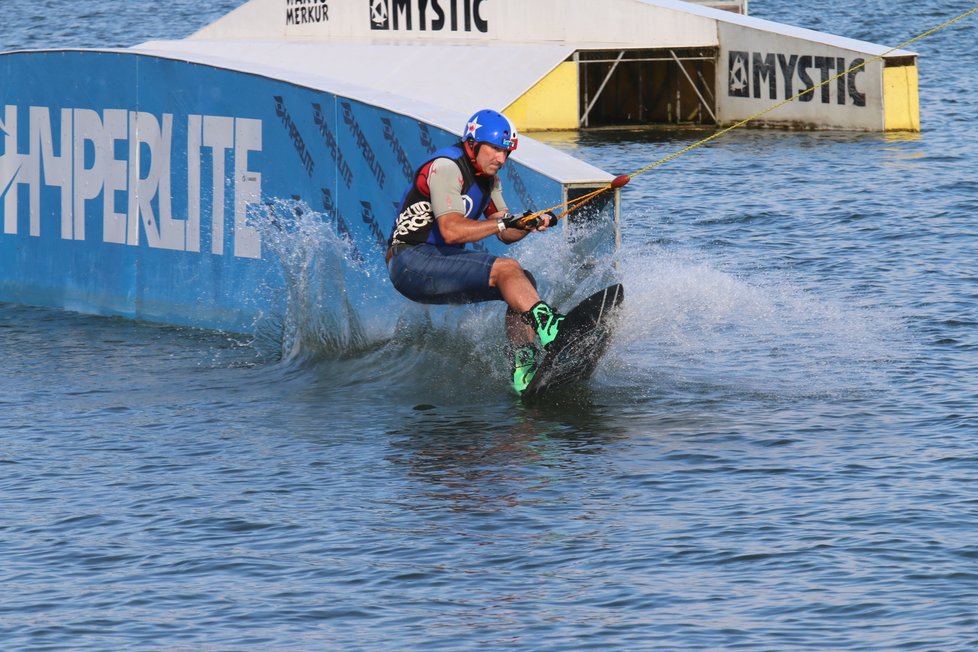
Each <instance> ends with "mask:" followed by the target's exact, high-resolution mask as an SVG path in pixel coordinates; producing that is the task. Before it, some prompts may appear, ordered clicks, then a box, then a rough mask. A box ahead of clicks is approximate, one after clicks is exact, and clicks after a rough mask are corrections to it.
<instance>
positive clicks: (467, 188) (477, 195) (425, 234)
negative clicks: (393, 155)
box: [387, 143, 496, 248]
mask: <svg viewBox="0 0 978 652" xmlns="http://www.w3.org/2000/svg"><path fill="white" fill-rule="evenodd" d="M440 158H447V159H451V160H453V161H455V163H456V164H457V165H458V168H459V170H461V171H462V202H463V203H464V205H465V212H464V213H463V215H464V216H465V217H467V218H468V219H470V220H478V219H479V217H480V216H481V215H483V214H485V215H491V214H492V213H495V212H496V210H495V209H494V208H493V207H492V206H490V204H491V202H492V188H493V185H494V183H495V177H493V176H489V175H485V174H477V173H476V170H475V166H474V165H473V164H472V161H471V160H470V159H469V155H468V154H467V153H466V152H465V149H464V144H463V143H458V144H456V145H452V146H451V147H445V148H443V149H440V150H438V151H437V152H435V153H434V154H432V155H431V158H429V159H428V160H427V161H425V163H424V164H423V165H422V166H421V167H420V168H418V170H417V171H416V172H415V173H414V183H412V184H411V185H410V186H409V187H408V189H407V190H406V191H405V193H404V197H403V198H402V199H401V203H400V206H399V207H398V210H397V213H398V214H397V217H396V218H395V219H394V229H393V231H392V232H391V237H390V238H389V239H388V241H387V244H388V245H395V244H422V243H428V244H433V245H437V246H439V247H459V248H462V247H464V246H465V245H449V244H447V243H446V242H445V239H444V238H443V237H442V235H441V231H440V230H439V229H438V223H437V222H436V221H435V215H434V212H433V211H432V208H431V191H430V189H429V188H428V171H429V170H430V169H431V164H432V163H434V162H435V160H437V159H440Z"/></svg>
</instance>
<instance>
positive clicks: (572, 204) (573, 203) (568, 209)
mask: <svg viewBox="0 0 978 652" xmlns="http://www.w3.org/2000/svg"><path fill="white" fill-rule="evenodd" d="M975 12H978V7H975V8H974V9H970V10H968V11H966V12H964V13H963V14H961V15H959V16H956V17H955V18H952V19H951V20H949V21H947V22H945V23H942V24H940V25H938V26H937V27H934V28H932V29H929V30H927V31H926V32H924V33H923V34H919V35H917V36H915V37H913V38H912V39H909V40H907V41H904V42H903V43H901V44H900V45H898V46H896V47H893V48H890V49H889V50H887V51H886V52H884V53H883V54H878V55H876V56H875V57H872V58H871V59H867V60H866V61H863V62H862V63H859V64H857V65H855V66H853V67H851V68H849V69H848V70H844V71H842V72H840V73H839V74H837V75H835V76H834V77H831V78H829V79H826V80H825V81H823V82H821V83H819V84H817V85H815V86H812V87H811V88H808V89H805V90H803V91H802V92H800V93H798V94H796V95H794V96H792V97H789V98H788V99H786V100H783V101H781V102H778V103H777V104H775V105H773V106H769V107H768V108H766V109H764V110H763V111H759V112H758V113H755V114H754V115H752V116H751V117H749V118H744V119H743V120H741V121H740V122H738V123H736V124H733V125H731V126H729V127H727V128H725V129H722V130H720V131H718V132H716V133H714V134H712V135H710V136H708V137H706V138H704V139H703V140H700V141H697V142H695V143H693V144H692V145H689V146H688V147H684V148H683V149H681V150H679V151H678V152H674V153H672V154H670V155H669V156H666V157H665V158H663V159H659V160H658V161H656V162H655V163H652V164H651V165H646V166H645V167H644V168H641V169H639V170H636V171H635V172H632V173H631V174H622V175H619V176H617V177H615V178H614V180H612V182H611V183H609V184H608V185H607V186H603V187H601V188H598V189H597V190H593V191H591V192H589V193H586V194H584V195H581V196H580V197H576V198H574V199H572V200H570V201H566V202H564V203H562V204H557V205H556V206H551V207H550V208H546V209H544V210H542V211H538V212H536V213H531V214H529V215H526V216H524V217H523V220H524V221H529V220H532V219H534V218H536V217H538V216H540V215H543V214H544V213H551V214H553V215H554V216H555V217H556V218H557V219H561V218H563V217H566V216H567V215H568V214H570V213H572V212H574V211H576V210H577V209H579V208H581V207H582V206H584V205H585V204H587V203H588V202H589V201H591V200H592V199H594V198H595V197H597V196H598V195H600V194H602V193H604V192H607V191H608V190H612V189H614V188H621V187H622V186H624V185H625V184H627V183H628V182H629V181H631V180H632V179H634V178H635V177H637V176H638V175H640V174H645V173H646V172H648V171H649V170H651V169H653V168H656V167H658V166H660V165H662V164H664V163H667V162H669V161H671V160H672V159H674V158H677V157H679V156H682V155H683V154H685V153H686V152H688V151H690V150H692V149H696V148H697V147H700V146H701V145H705V144H706V143H708V142H710V141H711V140H716V139H717V138H719V137H720V136H722V135H724V134H726V133H727V132H730V131H733V130H734V129H737V128H738V127H743V126H744V125H745V124H747V123H748V122H751V121H753V120H756V119H757V118H759V117H761V116H762V115H764V114H766V113H770V112H771V111H774V110H775V109H777V108H780V107H782V106H784V105H785V104H788V103H790V102H794V101H795V100H797V99H798V98H799V97H802V96H803V95H807V94H808V93H814V92H815V90H816V89H818V88H821V87H822V86H825V85H826V84H830V83H831V82H833V81H835V80H837V79H838V78H840V77H842V76H844V75H848V74H849V73H851V72H853V71H855V70H859V69H860V68H863V67H865V66H867V65H869V64H870V63H873V62H874V61H879V60H880V59H882V58H884V57H886V56H887V55H889V54H891V53H893V52H896V51H897V50H902V49H903V48H905V47H906V46H908V45H910V44H911V43H913V42H915V41H919V40H920V39H922V38H926V37H928V36H930V35H931V34H934V33H935V32H939V31H940V30H942V29H944V28H945V27H949V26H950V25H953V24H954V23H956V22H958V21H959V20H963V19H964V18H967V17H968V16H970V15H971V14H973V13H975ZM561 208H564V209H565V210H564V211H562V212H560V213H556V212H555V211H557V210H559V209H561Z"/></svg>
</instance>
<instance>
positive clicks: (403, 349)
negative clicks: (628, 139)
mask: <svg viewBox="0 0 978 652" xmlns="http://www.w3.org/2000/svg"><path fill="white" fill-rule="evenodd" d="M266 211H268V213H267V215H266V218H267V219H265V220H263V223H265V224H266V225H267V226H266V233H265V234H263V237H264V241H265V242H267V243H268V244H269V247H270V248H271V250H272V251H273V252H274V254H275V255H276V256H277V257H278V259H279V260H280V261H281V265H282V270H283V277H284V282H285V287H284V288H283V289H282V290H281V291H282V292H284V293H285V296H286V301H285V304H286V307H285V310H284V314H282V315H280V316H279V317H278V318H275V319H273V318H269V319H266V320H265V325H264V326H263V328H262V329H261V330H262V332H263V333H265V337H264V339H265V340H266V341H269V342H273V343H274V346H275V347H276V348H277V351H278V353H279V355H280V356H281V358H282V359H283V360H285V361H287V362H289V363H290V364H300V365H301V364H305V363H307V362H309V361H312V362H313V363H315V364H317V365H326V366H327V367H328V373H329V375H330V376H331V377H335V378H337V379H340V382H342V383H344V384H349V383H370V382H383V383H384V384H385V385H387V384H391V383H393V384H402V385H406V386H415V385H418V384H425V385H427V386H430V387H450V388H452V387H459V386H464V387H468V388H471V389H472V390H475V391H482V390H487V391H492V390H495V391H499V389H500V388H502V387H505V386H506V380H507V378H506V377H507V372H508V363H507V361H506V357H505V354H504V351H505V338H504V334H503V312H504V307H503V305H502V304H501V303H497V302H490V303H486V304H477V305H467V306H421V305H418V304H414V303H412V302H410V301H408V300H406V299H404V298H403V297H401V296H400V295H398V294H397V293H396V292H395V291H394V290H393V289H392V288H391V287H390V284H389V282H388V280H387V273H386V269H385V268H384V267H383V261H382V259H381V257H380V256H379V255H371V256H365V255H363V253H361V252H360V251H358V250H357V248H356V246H355V245H354V244H353V243H351V242H350V240H349V239H348V238H346V237H345V236H343V235H341V234H339V233H338V231H337V228H336V224H335V222H333V221H332V220H331V219H330V218H329V216H327V215H324V214H322V213H318V212H316V211H313V210H310V209H309V207H308V206H306V205H304V204H302V203H301V202H295V201H292V200H289V201H275V202H270V203H269V204H268V205H267V206H266ZM606 243H607V233H602V232H601V230H600V229H597V228H596V227H571V226H570V225H568V228H564V229H557V230H554V231H552V232H550V233H545V234H537V235H534V236H531V237H528V238H526V239H525V240H524V241H523V242H521V243H520V244H518V245H516V246H514V247H513V248H511V250H510V253H511V254H512V255H513V256H514V257H516V258H518V259H519V260H520V261H521V263H522V264H523V266H524V267H525V268H527V269H529V270H531V271H532V272H533V274H534V275H535V277H536V278H537V280H538V283H539V289H540V292H541V295H542V296H543V298H544V299H546V300H548V301H550V302H552V303H554V304H555V305H557V306H558V307H559V308H561V309H563V310H567V309H569V308H570V307H572V306H573V305H575V304H576V303H577V302H578V301H580V300H581V299H583V298H584V297H585V296H587V295H588V294H590V293H591V292H594V291H596V290H598V289H600V288H601V287H604V286H605V285H607V284H608V283H610V282H614V281H617V280H620V281H622V282H623V283H624V285H625V288H626V293H625V294H626V300H625V304H624V307H623V310H622V311H621V313H620V315H619V318H618V325H617V330H616V334H615V337H614V339H613V342H612V345H611V348H610V351H609V355H608V357H607V358H606V360H605V363H604V364H603V365H602V366H601V367H600V369H599V374H598V377H597V381H598V384H599V385H601V384H605V385H610V386H617V387H619V388H621V387H624V388H625V389H626V391H656V389H657V388H663V387H673V388H674V387H677V386H683V387H687V388H688V387H689V386H691V385H695V386H699V387H709V388H711V389H710V391H717V390H718V388H719V391H732V392H738V393H744V392H746V393H761V394H771V393H788V394H792V395H797V394H812V393H814V394H821V393H827V392H839V391H847V390H848V389H851V388H852V387H854V386H859V385H861V384H863V383H865V381H866V377H867V375H868V374H869V370H872V369H875V368H878V366H879V365H878V363H879V361H880V360H881V359H884V358H886V357H887V356H888V350H889V349H888V345H889V343H890V341H891V338H892V335H893V332H894V331H895V330H896V328H895V326H894V325H893V324H892V323H888V322H887V320H886V319H885V316H882V318H881V315H879V314H878V312H872V313H871V312H864V311H860V310H859V309H857V308H854V307H852V306H848V305H846V306H842V305H837V304H833V303H832V302H829V301H825V300H822V299H820V298H819V297H818V296H815V295H813V294H812V293H810V292H807V291H804V290H802V289H799V288H798V287H796V286H794V285H793V284H792V283H791V281H790V279H786V278H779V277H772V276H765V275H764V274H763V273H761V272H758V273H756V275H755V274H752V275H750V276H745V275H743V274H738V273H735V272H731V271H727V270H724V269H721V268H720V267H719V266H718V265H717V263H716V262H715V261H711V260H710V259H708V258H705V257H704V255H703V254H702V253H697V252H690V251H681V250H676V249H674V248H668V249H667V248H663V247H655V246H653V247H650V246H649V245H648V244H640V245H629V244H628V243H626V244H625V246H623V247H622V248H621V249H620V250H618V251H614V250H613V249H610V248H608V247H607V246H606ZM629 388H631V389H629Z"/></svg>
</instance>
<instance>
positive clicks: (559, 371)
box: [522, 283, 625, 399]
mask: <svg viewBox="0 0 978 652" xmlns="http://www.w3.org/2000/svg"><path fill="white" fill-rule="evenodd" d="M624 298H625V290H624V288H623V287H622V286H621V284H618V283H616V284H614V285H610V286H608V287H606V288H605V289H603V290H601V291H600V292H595V293H594V294H592V295H591V296H589V297H588V298H587V299H585V300H584V301H582V302H581V303H579V304H578V305H577V306H576V307H575V308H574V309H573V310H571V311H570V312H568V313H567V315H566V317H565V318H564V323H563V324H562V325H561V328H560V332H559V333H558V335H557V339H555V340H554V341H553V342H551V344H550V350H549V351H547V353H546V354H545V356H544V358H543V361H542V362H541V363H540V367H539V368H538V369H537V372H536V374H535V375H534V376H533V380H532V381H530V384H529V386H528V387H527V388H526V389H525V390H523V394H522V397H523V398H524V399H532V398H535V397H538V396H541V395H544V394H546V393H548V392H551V391H553V390H555V389H557V388H559V387H563V386H565V385H569V384H571V383H577V382H583V381H585V380H587V379H588V378H590V377H591V375H592V374H593V373H594V370H595V368H596V367H597V366H598V362H599V361H600V360H601V356H602V355H604V352H605V349H606V348H607V347H608V340H609V339H610V337H611V332H612V328H613V325H614V324H613V320H612V317H613V315H614V312H615V309H616V308H617V307H618V306H619V305H621V302H622V300H623V299H624Z"/></svg>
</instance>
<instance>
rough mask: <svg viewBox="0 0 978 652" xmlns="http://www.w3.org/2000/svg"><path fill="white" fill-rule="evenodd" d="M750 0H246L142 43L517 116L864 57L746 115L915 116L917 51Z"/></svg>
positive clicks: (720, 122) (692, 92) (879, 124)
mask: <svg viewBox="0 0 978 652" xmlns="http://www.w3.org/2000/svg"><path fill="white" fill-rule="evenodd" d="M718 7H724V8H726V9H731V10H732V11H726V10H722V9H720V8H718ZM746 10H747V5H746V2H737V0H732V1H731V2H726V3H723V2H707V1H705V0H704V1H703V2H700V3H696V4H694V3H689V2H680V1H678V0H601V1H600V2H596V1H594V0H533V1H532V2H528V1H527V0H491V1H489V0H451V2H449V1H448V0H424V1H419V0H362V1H360V2H344V3H338V2H335V0H334V1H332V2H330V1H329V0H305V1H299V0H251V2H248V3H246V4H244V5H242V6H241V7H239V8H238V9H237V10H235V11H233V12H231V13H229V14H228V15H227V16H225V17H224V18H221V19H219V20H217V21H215V22H214V23H212V24H211V25H209V26H207V27H205V28H204V29H202V30H200V31H199V32H197V33H196V34H194V35H192V36H191V37H190V38H188V39H186V40H182V41H151V42H149V43H146V44H144V45H142V46H140V47H139V48H137V49H139V50H143V51H147V52H153V53H158V54H164V53H167V54H169V55H171V56H183V57H188V58H195V57H201V56H204V57H210V56H218V55H219V56H224V57H228V58H232V59H235V60H237V61H250V62H261V63H271V62H274V63H275V65H278V66H282V67H285V68H289V69H296V70H306V71H310V72H316V73H317V74H321V75H324V76H326V77H329V78H331V79H335V80H338V81H344V82H349V83H355V84H364V85H369V86H370V87H373V88H380V89H384V90H386V91H388V92H391V93H393V94H396V95H399V96H401V97H409V98H414V99H418V100H420V101H424V102H428V103H431V104H434V105H437V106H442V107H446V108H452V109H455V110H457V111H460V112H462V113H465V112H466V111H468V110H469V109H470V108H471V107H472V106H474V105H479V104H480V102H482V103H485V104H486V105H487V106H492V107H497V108H499V109H501V110H503V111H504V112H505V113H506V114H507V115H510V116H511V117H512V118H513V119H514V120H516V121H517V123H518V124H519V125H520V126H521V127H522V128H523V130H524V131H528V130H535V129H539V130H545V129H579V128H587V127H603V126H630V125H664V124H673V125H676V124H678V125H690V124H695V125H716V126H728V125H731V124H735V123H737V122H740V121H741V120H744V119H745V118H749V117H751V116H753V115H755V114H757V113H758V112H760V111H762V110H764V109H767V108H769V107H771V106H772V105H773V104H776V103H778V102H780V101H783V100H786V99H788V98H791V97H793V96H794V95H795V94H797V93H800V92H802V91H804V90H805V89H808V88H813V87H814V86H816V85H817V84H819V83H820V82H822V81H824V80H826V79H830V78H831V77H834V76H835V75H836V74H839V73H845V71H847V70H849V69H851V68H853V67H854V66H859V65H860V64H862V63H866V62H869V63H866V65H865V66H864V67H859V68H857V69H855V70H852V72H850V73H848V74H845V75H843V76H842V77H840V78H839V79H837V80H835V81H834V82H833V83H830V84H827V85H825V86H823V87H821V88H818V89H816V90H815V92H813V93H809V94H807V95H805V96H803V97H800V98H799V99H797V100H795V101H793V102H790V103H788V104H786V105H785V106H783V107H780V108H778V109H776V110H775V111H772V112H771V113H769V114H767V115H765V116H763V118H762V119H761V120H759V121H758V122H757V123H755V125H756V126H773V127H781V128H803V129H844V130H858V131H918V130H919V129H920V111H919V100H918V95H917V93H918V90H917V55H916V54H914V53H912V52H908V51H903V50H897V51H893V52H889V50H890V48H888V47H885V46H882V45H875V44H872V43H867V42H864V41H859V40H855V39H849V38H844V37H839V36H833V35H831V34H824V33H820V32H816V31H812V30H808V29H802V28H798V27H792V26H787V25H782V24H778V23H775V22H771V21H767V20H761V19H758V18H753V17H751V16H747V15H744V14H745V13H746ZM882 55H885V56H882ZM880 56H882V58H880V59H879V60H873V59H874V57H880Z"/></svg>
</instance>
